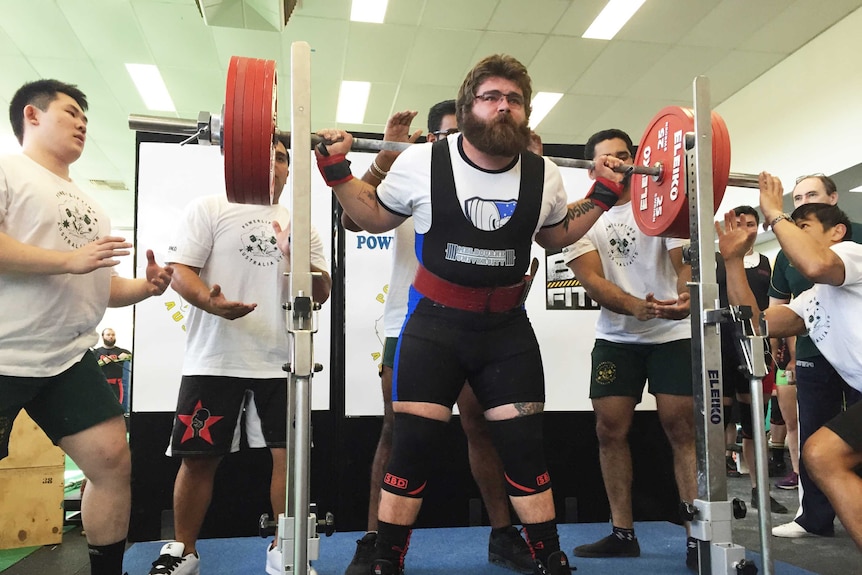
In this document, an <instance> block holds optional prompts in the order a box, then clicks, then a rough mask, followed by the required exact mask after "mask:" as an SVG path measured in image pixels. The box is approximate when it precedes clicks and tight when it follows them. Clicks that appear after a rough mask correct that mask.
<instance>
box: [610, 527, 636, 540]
mask: <svg viewBox="0 0 862 575" xmlns="http://www.w3.org/2000/svg"><path fill="white" fill-rule="evenodd" d="M613 533H614V535H615V536H616V537H617V539H619V540H620V541H634V540H635V539H637V535H635V530H634V527H632V528H631V529H624V528H623V527H617V526H616V525H614V531H613Z"/></svg>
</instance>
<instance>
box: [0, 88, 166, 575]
mask: <svg viewBox="0 0 862 575" xmlns="http://www.w3.org/2000/svg"><path fill="white" fill-rule="evenodd" d="M86 110H87V98H86V96H85V95H84V93H83V92H82V91H81V90H79V89H78V88H77V87H76V86H74V85H71V84H66V83H64V82H60V81H57V80H38V81H36V82H30V83H28V84H25V85H24V86H22V87H21V88H20V89H19V90H18V91H17V92H16V93H15V95H14V96H13V97H12V102H11V104H10V106H9V120H10V122H11V123H12V129H13V131H14V132H15V136H16V137H17V138H18V142H19V143H20V144H21V146H22V148H23V154H15V155H9V156H0V309H2V310H3V320H2V321H0V458H3V457H6V456H7V455H8V454H9V435H10V433H11V429H12V422H13V421H14V419H15V417H16V416H17V415H18V413H19V412H20V411H21V410H22V409H24V410H26V411H27V413H28V414H29V415H30V417H31V418H33V420H34V421H35V422H36V423H37V424H38V425H39V427H41V428H42V430H43V431H44V432H45V433H46V434H47V435H48V437H49V438H50V439H51V441H53V442H54V443H56V444H57V445H59V446H60V447H61V448H62V449H63V451H65V452H66V454H67V455H68V456H69V457H71V458H72V460H73V461H74V462H75V463H76V464H77V465H78V467H79V468H80V469H81V471H82V472H83V473H84V475H85V476H86V477H87V478H88V479H89V486H88V488H87V490H86V491H85V492H84V494H83V496H82V499H81V519H82V521H83V524H84V530H85V532H86V534H87V544H88V547H89V557H90V570H91V573H92V575H119V574H120V573H121V572H122V566H123V552H124V551H125V545H126V534H127V532H128V528H129V513H130V509H131V488H130V483H129V479H130V474H131V457H130V455H129V445H128V443H127V442H126V424H125V422H124V420H123V417H122V416H123V408H122V406H121V405H120V404H119V403H118V402H117V399H116V397H115V396H114V394H113V393H112V392H111V389H110V387H109V386H108V384H107V383H106V382H105V376H104V374H103V373H102V370H101V369H100V368H99V365H98V363H97V362H96V358H95V356H94V355H93V354H92V353H91V352H90V347H91V346H92V345H93V344H95V343H96V342H97V341H98V334H97V333H96V326H97V325H98V323H99V322H100V321H101V319H102V316H103V315H104V313H105V308H106V307H120V306H126V305H132V304H135V303H137V302H139V301H142V300H143V299H145V298H148V297H150V296H154V295H160V294H162V293H163V292H164V291H165V289H167V287H168V284H170V281H171V273H172V269H171V268H170V267H164V268H163V267H160V266H159V265H157V264H156V262H155V258H154V256H153V252H152V251H151V250H147V252H146V257H147V266H146V272H145V276H146V277H143V278H135V279H128V278H122V277H120V276H118V275H116V273H115V272H113V271H112V270H111V268H112V267H114V266H115V265H117V264H118V263H120V262H119V260H118V259H117V258H118V257H122V256H127V255H129V249H130V248H131V247H132V244H131V243H129V242H126V240H125V239H124V238H121V237H116V236H112V235H111V223H110V220H109V218H108V215H107V213H106V212H105V211H104V210H103V209H102V208H101V207H100V206H99V205H98V204H97V203H96V202H95V201H94V200H93V199H92V198H91V197H89V196H88V195H87V194H86V193H85V192H83V191H82V190H81V189H79V188H78V186H77V185H76V184H75V182H73V181H72V179H71V177H70V175H69V166H70V165H71V164H72V163H73V162H75V161H76V160H77V159H78V158H80V156H81V153H82V152H83V151H84V143H85V142H86V139H87V116H86V114H85V112H86Z"/></svg>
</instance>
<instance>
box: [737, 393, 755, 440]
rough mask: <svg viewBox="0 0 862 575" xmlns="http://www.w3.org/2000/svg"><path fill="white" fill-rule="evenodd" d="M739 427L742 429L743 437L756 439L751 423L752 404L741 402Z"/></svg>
mask: <svg viewBox="0 0 862 575" xmlns="http://www.w3.org/2000/svg"><path fill="white" fill-rule="evenodd" d="M739 426H740V427H741V428H742V437H744V438H745V439H751V438H752V437H754V435H753V433H754V429H753V425H752V423H751V404H750V403H742V402H739Z"/></svg>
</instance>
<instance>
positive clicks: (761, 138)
mask: <svg viewBox="0 0 862 575" xmlns="http://www.w3.org/2000/svg"><path fill="white" fill-rule="evenodd" d="M860 28H862V9H859V10H856V11H855V12H853V13H851V14H850V15H849V16H847V17H846V18H844V19H843V20H841V21H840V22H838V23H837V24H835V25H834V26H833V27H832V28H830V29H829V30H826V31H825V32H824V33H822V34H821V35H820V36H818V37H816V38H814V39H813V40H812V41H811V42H809V43H808V44H806V45H805V46H803V47H802V48H801V49H799V50H798V51H797V52H795V53H794V54H792V55H791V56H790V57H789V58H787V59H785V60H784V61H782V62H780V63H779V64H778V65H777V66H775V67H774V68H772V69H771V70H769V71H768V72H766V73H765V74H763V75H762V76H761V77H760V78H758V79H757V80H755V81H754V82H752V83H751V84H749V85H748V86H746V87H745V88H743V89H742V90H740V91H739V92H737V93H736V94H734V95H733V96H732V97H730V98H729V99H728V100H726V101H725V102H723V103H722V104H721V105H720V106H717V107H716V111H718V113H719V114H721V116H722V117H723V118H724V120H725V122H726V123H727V129H728V132H729V133H730V139H731V146H732V160H731V171H733V172H742V173H751V174H757V173H759V172H760V171H762V170H766V171H768V172H771V173H773V174H774V175H777V176H779V177H780V178H781V180H782V182H783V183H784V187H785V191H787V192H788V193H789V191H790V189H791V188H792V187H793V185H794V183H795V179H796V177H797V176H799V175H802V174H810V173H814V172H823V173H826V174H832V173H835V172H839V171H841V170H844V169H846V168H849V167H851V166H855V165H856V164H858V163H859V162H860V160H862V138H860V137H859V130H860V128H862V106H860V105H859V98H860V94H862V57H860V54H862V34H859V30H860ZM739 204H750V205H754V206H756V205H757V204H758V199H757V192H756V190H742V189H738V188H733V189H732V188H728V191H727V193H726V194H725V197H724V201H723V202H722V204H721V207H720V208H719V210H718V212H717V213H724V212H725V211H727V210H729V209H732V208H733V207H734V206H737V205H739Z"/></svg>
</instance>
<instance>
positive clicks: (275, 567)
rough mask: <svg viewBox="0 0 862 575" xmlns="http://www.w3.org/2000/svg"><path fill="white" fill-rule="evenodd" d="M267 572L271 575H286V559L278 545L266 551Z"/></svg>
mask: <svg viewBox="0 0 862 575" xmlns="http://www.w3.org/2000/svg"><path fill="white" fill-rule="evenodd" d="M266 572H267V573H268V574H269V575H284V557H282V555H281V551H279V550H278V545H276V546H274V547H270V548H269V549H267V550H266Z"/></svg>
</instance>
